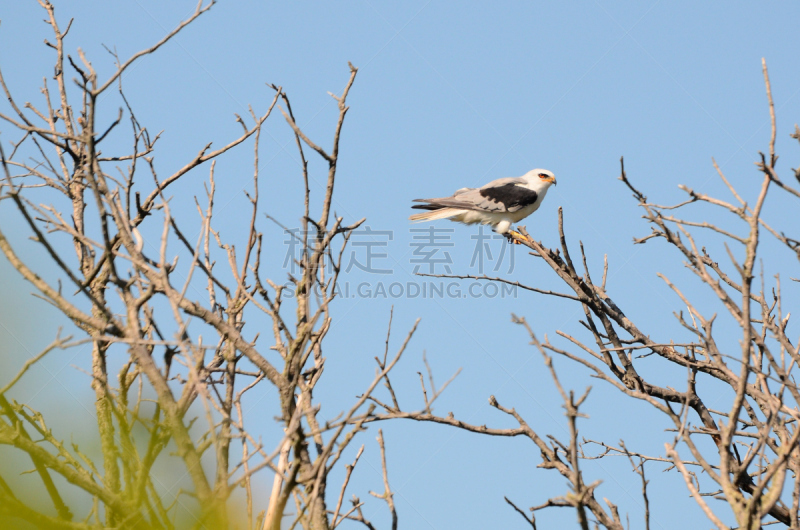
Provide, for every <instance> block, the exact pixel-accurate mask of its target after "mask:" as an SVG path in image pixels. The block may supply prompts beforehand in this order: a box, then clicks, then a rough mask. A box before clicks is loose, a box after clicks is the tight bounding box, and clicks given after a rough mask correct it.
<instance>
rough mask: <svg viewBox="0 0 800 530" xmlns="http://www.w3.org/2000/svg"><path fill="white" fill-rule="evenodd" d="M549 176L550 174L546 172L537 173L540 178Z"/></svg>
mask: <svg viewBox="0 0 800 530" xmlns="http://www.w3.org/2000/svg"><path fill="white" fill-rule="evenodd" d="M549 176H550V175H548V174H547V173H539V178H540V179H546V178H547V177H549Z"/></svg>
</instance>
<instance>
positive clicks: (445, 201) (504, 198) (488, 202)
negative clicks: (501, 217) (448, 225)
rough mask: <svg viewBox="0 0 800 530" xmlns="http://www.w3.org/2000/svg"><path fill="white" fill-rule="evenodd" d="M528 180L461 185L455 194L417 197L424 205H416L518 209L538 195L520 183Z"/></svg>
mask: <svg viewBox="0 0 800 530" xmlns="http://www.w3.org/2000/svg"><path fill="white" fill-rule="evenodd" d="M526 183H527V181H526V180H525V179H522V178H518V177H517V178H502V179H497V180H493V181H492V182H490V183H488V184H486V185H485V186H483V187H480V188H461V189H460V190H458V191H456V192H455V193H454V194H453V196H452V197H441V198H437V199H417V200H416V201H414V202H424V203H427V204H425V205H419V206H414V208H419V209H425V210H435V209H439V208H459V209H462V210H477V211H481V212H511V213H513V212H516V211H519V210H521V209H522V208H525V207H526V206H530V205H531V204H533V203H534V202H536V199H538V198H539V195H538V194H537V193H536V192H535V191H533V190H530V189H528V188H524V187H522V186H521V184H526Z"/></svg>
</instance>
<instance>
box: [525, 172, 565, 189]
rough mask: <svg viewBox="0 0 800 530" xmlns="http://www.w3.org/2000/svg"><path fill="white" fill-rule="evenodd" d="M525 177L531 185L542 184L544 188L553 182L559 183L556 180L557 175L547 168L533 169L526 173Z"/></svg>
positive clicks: (537, 185)
mask: <svg viewBox="0 0 800 530" xmlns="http://www.w3.org/2000/svg"><path fill="white" fill-rule="evenodd" d="M523 178H524V179H526V180H527V181H528V182H529V183H530V184H531V185H534V186H536V187H539V186H542V187H544V189H547V188H549V187H550V185H551V184H558V183H557V182H556V176H555V175H553V172H552V171H548V170H546V169H538V168H537V169H532V170H530V171H528V172H527V173H525V175H524V176H523Z"/></svg>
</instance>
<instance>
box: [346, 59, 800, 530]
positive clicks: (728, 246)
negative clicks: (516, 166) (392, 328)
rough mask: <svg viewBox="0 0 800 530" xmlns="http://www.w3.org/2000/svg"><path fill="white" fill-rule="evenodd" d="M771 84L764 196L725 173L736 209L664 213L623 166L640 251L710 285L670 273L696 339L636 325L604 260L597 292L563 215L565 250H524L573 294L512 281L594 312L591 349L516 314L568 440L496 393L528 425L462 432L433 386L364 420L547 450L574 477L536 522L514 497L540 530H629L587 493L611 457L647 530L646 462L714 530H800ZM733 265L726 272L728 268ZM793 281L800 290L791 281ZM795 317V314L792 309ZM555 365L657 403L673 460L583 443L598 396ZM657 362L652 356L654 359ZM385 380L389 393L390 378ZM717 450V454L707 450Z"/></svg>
mask: <svg viewBox="0 0 800 530" xmlns="http://www.w3.org/2000/svg"><path fill="white" fill-rule="evenodd" d="M763 73H764V80H765V84H766V89H767V99H768V102H769V112H770V117H771V123H772V128H771V138H770V141H769V151H768V154H764V153H759V160H758V162H757V163H756V165H757V168H758V171H759V172H760V174H761V181H760V186H759V188H758V192H757V194H756V195H755V196H754V197H752V198H744V197H743V194H742V193H740V192H739V191H737V189H736V188H735V187H734V186H733V185H732V184H731V183H730V181H729V180H728V179H727V178H726V176H725V175H724V174H723V172H722V171H721V170H720V169H719V167H717V165H716V163H714V166H715V168H716V169H717V172H718V174H719V177H720V179H721V180H722V182H723V183H724V184H725V186H727V188H728V190H729V191H730V193H731V195H732V197H733V199H732V200H726V199H720V198H716V197H712V196H709V195H706V194H704V193H701V192H699V191H695V190H693V189H691V188H689V187H686V186H681V189H682V190H683V191H684V192H685V193H686V195H687V199H686V200H685V201H683V202H681V203H680V204H676V205H659V204H656V203H652V202H649V201H648V199H647V197H646V196H645V195H644V193H642V192H641V191H640V190H639V189H638V188H637V187H635V186H634V184H632V183H631V181H630V180H629V179H628V176H627V175H626V172H625V168H624V165H622V171H621V176H620V180H622V182H623V183H624V184H625V185H626V186H627V187H628V189H629V190H630V191H631V192H633V197H634V199H635V200H636V201H637V202H638V205H639V206H640V207H641V208H642V210H643V212H644V218H645V219H646V220H647V221H648V223H649V224H650V226H651V228H652V232H651V233H650V234H649V235H647V236H645V237H642V238H639V239H635V241H634V242H635V243H637V244H641V243H645V242H649V241H651V240H663V241H665V242H666V243H667V244H668V245H669V246H670V248H672V249H673V250H675V251H677V253H678V256H680V257H681V258H682V259H683V260H685V261H684V263H685V265H686V267H687V268H688V270H689V271H691V272H692V273H693V274H694V275H695V276H696V277H697V278H698V279H699V280H700V282H702V284H703V286H704V288H705V291H699V290H697V289H694V290H693V292H692V294H686V293H685V292H684V291H682V290H681V289H680V288H679V287H678V286H677V285H675V284H674V283H673V282H672V281H670V280H669V278H667V277H666V276H665V275H663V274H661V273H659V276H660V277H661V278H662V279H663V280H664V282H665V283H666V285H667V286H668V287H669V288H670V289H671V290H672V291H674V293H675V295H676V296H677V298H678V300H680V303H681V304H682V306H683V307H685V308H686V311H684V310H679V311H676V312H675V317H676V318H677V322H678V323H679V324H680V326H681V327H682V328H683V329H685V330H686V331H687V332H688V333H689V337H690V339H689V340H688V341H687V340H680V339H678V338H670V337H669V336H664V334H665V332H664V331H663V330H662V329H653V330H648V329H643V328H642V327H640V326H638V325H637V324H636V323H634V322H633V321H632V320H631V319H629V318H628V317H627V316H626V315H625V313H624V312H623V310H622V309H621V308H620V306H619V305H618V304H617V303H615V302H614V300H613V299H612V298H611V296H610V294H609V293H608V291H607V289H606V280H607V277H608V270H609V264H608V258H607V256H605V257H604V258H603V268H602V275H601V278H600V281H599V282H596V281H595V280H594V279H593V277H592V275H591V273H590V269H591V267H590V266H589V260H588V259H587V256H586V254H585V253H584V249H583V244H582V243H580V244H579V247H580V262H579V263H578V267H576V265H575V263H574V262H573V259H572V256H571V253H570V245H569V244H568V242H567V236H566V235H565V232H564V222H563V213H562V210H561V209H560V208H559V212H558V221H559V222H558V237H559V240H560V248H556V249H550V248H547V247H545V246H544V245H543V244H542V243H541V242H537V241H535V240H533V239H532V238H531V237H530V236H529V235H528V233H527V232H526V231H525V230H524V227H523V228H521V230H520V232H521V234H522V237H519V238H517V242H518V243H520V244H522V245H525V246H527V247H528V248H529V249H531V251H532V255H533V256H534V257H536V258H538V259H541V260H542V262H544V263H545V264H546V265H547V266H548V267H549V268H550V269H552V271H553V272H555V273H556V275H557V276H558V278H559V279H560V281H561V283H562V284H563V286H564V289H565V292H554V291H550V290H544V289H541V288H537V287H533V286H526V285H522V284H517V283H516V282H515V283H514V284H515V285H519V286H520V287H522V288H524V289H526V290H529V291H532V292H535V293H539V294H543V295H546V296H555V297H561V298H564V299H567V300H570V301H572V302H573V303H575V304H579V305H580V307H581V309H582V311H583V315H584V318H583V319H582V320H581V321H580V324H581V328H582V329H583V333H584V334H587V335H588V337H589V340H590V341H591V342H589V341H586V340H581V338H580V337H579V335H578V333H575V332H570V333H567V332H564V331H560V330H559V331H557V334H558V335H559V336H560V337H562V338H563V339H566V343H567V346H565V347H562V346H559V345H557V344H553V343H551V342H550V341H549V340H547V339H545V341H544V342H541V341H539V340H538V339H537V337H536V335H535V334H534V332H533V330H531V328H530V327H529V326H528V324H527V323H526V322H525V320H524V319H523V318H518V317H514V321H515V322H517V323H518V324H521V325H523V326H524V327H525V328H526V329H527V332H528V334H529V336H530V338H531V341H532V344H533V346H534V347H535V348H536V349H537V350H538V351H540V352H541V354H542V357H543V359H544V363H545V365H546V366H547V368H548V369H549V371H550V373H551V375H552V378H553V380H554V382H555V384H556V387H557V388H558V391H559V392H560V394H561V398H562V400H563V402H564V409H565V414H566V417H567V421H568V425H569V433H570V436H569V439H568V440H559V439H557V438H555V437H553V436H549V435H548V436H544V435H541V434H540V433H539V432H537V430H536V429H535V428H534V427H533V426H531V425H530V424H529V423H528V422H526V421H525V419H524V418H523V417H522V416H521V415H520V414H519V413H517V412H516V410H515V409H514V408H507V407H505V406H503V405H501V404H500V403H499V402H498V401H497V399H496V398H495V397H494V396H490V397H489V404H490V405H491V406H493V407H494V408H496V409H497V410H499V411H500V412H502V413H504V414H507V415H510V416H511V417H513V418H514V420H515V421H516V422H517V424H518V427H516V428H512V429H499V428H491V427H487V426H486V425H472V424H468V423H465V422H463V421H461V420H459V419H457V418H456V417H455V416H454V415H453V414H452V413H450V414H449V415H447V416H440V415H437V414H435V413H434V412H433V409H432V407H431V403H432V400H429V399H428V396H427V393H426V392H425V388H424V385H423V408H422V409H421V410H417V411H411V410H408V409H405V408H401V407H400V406H399V405H398V403H397V401H396V400H394V399H393V401H392V402H391V403H389V402H383V401H378V400H377V399H376V398H372V399H373V401H374V402H375V403H376V405H378V408H377V409H376V411H375V412H374V413H373V414H371V415H369V414H367V415H366V416H365V417H364V418H363V421H366V422H372V421H383V420H389V419H411V420H416V421H427V422H436V423H441V424H445V425H449V426H452V427H456V428H459V429H464V430H467V431H470V432H475V433H479V434H484V435H490V436H501V437H514V436H524V437H527V438H529V439H530V440H531V441H532V442H533V443H534V444H535V445H536V446H537V447H538V449H539V450H540V451H541V458H542V461H541V463H540V464H539V467H542V468H545V469H555V470H556V471H558V472H559V473H560V474H561V475H562V476H563V477H565V478H566V479H567V481H568V484H569V487H570V491H569V492H568V493H566V494H565V495H563V496H558V497H553V498H551V499H549V500H547V501H546V502H544V503H543V504H539V505H537V506H534V507H532V508H530V510H531V512H532V513H531V515H530V516H529V515H528V514H526V513H525V512H524V511H523V510H521V509H520V508H519V507H518V506H517V505H516V504H514V502H513V501H512V500H509V499H508V498H506V501H507V502H508V503H509V504H510V505H511V506H512V507H513V509H515V510H516V511H517V512H519V513H520V514H521V515H522V516H523V517H524V518H525V520H526V521H527V523H528V524H529V525H531V526H532V527H533V528H536V518H535V516H534V514H535V512H536V511H538V510H540V509H543V508H547V507H571V508H574V509H575V510H576V511H577V518H578V523H579V525H580V527H581V528H584V529H588V528H590V525H591V524H592V523H593V524H594V525H599V526H602V527H605V528H611V529H620V530H621V529H622V528H624V527H625V526H624V524H623V520H622V518H621V517H620V514H619V509H618V507H617V506H616V505H615V504H613V503H611V502H610V501H608V500H605V505H604V503H602V502H600V501H598V499H597V498H596V493H595V492H596V488H597V487H598V485H599V484H600V482H599V481H597V482H594V483H591V484H586V483H585V482H584V480H583V473H582V471H581V467H580V462H581V460H582V459H597V458H603V457H607V456H609V455H625V456H627V457H628V458H629V459H630V462H631V465H632V468H633V470H634V471H635V472H636V473H637V474H638V475H639V476H640V478H641V483H642V491H643V496H644V501H645V523H646V527H649V518H650V510H649V499H648V497H647V484H648V480H647V479H646V478H645V467H644V465H645V463H646V462H662V463H664V465H665V467H667V469H672V470H676V471H677V472H678V473H680V475H681V476H682V477H683V479H684V480H685V483H686V487H687V489H688V491H689V492H690V494H691V495H692V496H693V497H694V499H695V501H696V502H697V504H698V505H699V506H700V508H702V510H703V512H704V513H705V514H706V515H707V517H708V519H710V520H711V521H712V522H713V524H714V525H715V526H716V527H717V528H720V529H722V528H728V526H727V525H726V524H725V523H723V519H725V518H726V517H730V514H731V513H732V516H733V518H734V519H735V521H736V522H737V525H738V528H741V529H748V530H755V529H758V528H761V526H762V524H764V523H765V522H766V521H772V522H773V523H778V524H781V525H783V526H786V527H790V528H800V449H799V448H798V443H797V442H798V438H800V428H798V427H799V426H798V421H800V411H798V405H800V389H798V386H797V384H796V378H797V376H798V364H800V352H799V351H798V347H797V345H796V344H797V342H798V341H797V340H795V341H792V340H791V339H790V337H789V336H788V334H787V326H788V324H789V318H790V313H791V310H792V307H790V306H792V305H793V304H794V303H795V302H796V300H795V299H791V298H790V299H785V298H783V296H782V290H781V285H782V284H781V282H782V281H785V280H783V278H782V276H781V274H780V273H781V269H780V267H779V266H778V264H777V263H776V262H777V261H778V260H776V259H770V257H771V256H770V255H769V254H765V255H762V254H760V253H759V251H760V250H761V248H762V246H763V245H762V243H763V239H764V237H772V238H775V239H776V240H777V241H778V242H779V243H780V244H782V246H783V248H785V249H787V250H789V252H790V253H791V254H793V255H794V256H796V257H797V258H798V260H800V242H799V239H798V237H799V236H798V235H797V234H791V233H790V234H789V235H787V233H786V232H785V231H784V230H795V231H796V230H797V226H798V225H797V215H796V212H797V208H798V206H797V205H795V206H794V208H795V209H794V210H793V211H774V212H772V213H774V214H775V215H774V220H775V221H772V220H771V221H770V222H777V223H780V224H778V225H772V224H768V221H767V220H766V219H765V214H766V213H767V212H768V207H767V206H766V205H767V194H768V192H769V191H770V190H774V192H785V193H787V194H788V196H789V198H790V199H798V198H800V190H798V188H795V187H793V186H791V185H790V184H787V183H786V182H785V181H784V180H782V179H781V178H780V177H779V175H778V174H777V171H776V161H777V155H776V153H775V137H776V124H775V111H774V105H773V101H772V94H771V88H770V83H769V77H768V75H767V68H766V63H764V64H763ZM792 137H793V138H795V139H798V140H800V129H797V128H795V132H794V134H792ZM793 172H794V175H793V176H794V178H795V179H796V180H797V181H798V182H800V170H793ZM692 205H694V206H698V205H699V206H703V207H705V208H706V210H701V218H700V220H693V219H692V217H693V216H692V213H693V212H690V211H689V208H690V206H692ZM712 210H721V211H722V212H723V213H724V214H727V217H728V219H730V220H731V225H732V226H727V224H719V223H716V224H715V223H711V222H709V221H706V220H702V215H708V214H709V213H711V212H712ZM714 213H716V212H714ZM694 218H695V219H696V214H695V216H694ZM720 242H721V243H722V245H719V247H720V248H724V249H725V253H726V254H727V255H724V256H715V255H713V254H712V251H711V250H709V249H708V248H710V245H711V244H712V243H715V244H719V243H720ZM726 260H727V261H728V265H725V264H723V263H722V262H724V261H726ZM770 267H772V270H769V268H770ZM579 268H580V269H579ZM795 270H796V269H795ZM439 276H446V277H455V278H471V279H477V280H487V281H497V282H506V283H510V281H509V280H505V279H502V278H490V277H486V276H452V275H439ZM595 278H596V276H595ZM791 281H795V282H796V281H798V280H797V279H796V278H791ZM709 300H713V301H715V302H716V305H717V307H718V308H719V309H720V310H722V311H725V312H726V313H727V314H729V315H730V316H731V317H732V319H733V321H734V322H735V323H736V324H738V327H739V331H740V333H741V334H740V336H739V345H740V350H739V351H731V349H730V348H731V341H730V339H729V337H730V334H731V329H730V327H729V326H728V327H724V326H721V325H717V326H716V327H715V321H716V318H717V314H716V313H714V314H708V313H703V312H701V311H700V310H699V309H698V308H697V302H698V301H703V302H704V303H707V302H708V301H709ZM798 310H800V309H797V308H794V311H798ZM652 337H659V339H658V340H656V339H654V338H652ZM551 354H557V356H559V357H562V358H564V359H567V360H569V361H570V362H572V363H575V364H577V365H581V366H583V367H584V368H585V369H586V370H587V371H588V373H589V374H590V375H591V376H592V377H594V378H597V379H600V380H602V381H604V382H606V383H608V384H609V385H610V386H611V387H613V388H614V389H616V390H617V391H619V392H621V393H623V394H624V395H626V396H628V397H630V398H633V399H636V400H641V401H644V402H646V403H648V404H650V405H651V406H652V407H653V409H654V410H656V411H658V412H659V413H661V414H663V415H664V416H665V417H666V418H668V419H669V421H670V422H671V423H672V425H673V432H672V433H671V434H669V435H668V437H667V438H666V439H665V440H664V452H663V453H662V454H660V455H659V454H657V455H645V454H641V453H639V452H636V451H633V450H629V449H628V448H627V447H626V446H625V444H624V442H621V443H615V444H607V443H605V442H599V441H592V440H585V439H583V438H582V437H580V436H579V433H578V429H577V419H578V418H579V417H582V415H581V413H580V412H579V407H580V406H581V404H582V403H583V402H584V401H585V400H586V399H587V396H588V393H589V389H587V390H586V392H584V393H583V395H582V396H581V397H576V396H575V394H574V393H573V392H571V391H570V392H567V391H565V390H564V389H563V387H562V386H561V383H560V382H559V379H558V376H557V373H556V370H555V367H554V363H553V359H552V357H551ZM650 356H653V357H652V358H650V359H648V360H643V359H644V358H648V357H650ZM646 362H649V363H654V362H661V363H664V364H665V365H669V366H677V367H680V368H681V370H682V371H683V373H684V374H685V377H684V378H682V380H677V381H674V382H672V384H670V385H663V386H662V385H658V384H655V383H654V382H652V380H648V378H647V377H645V376H643V375H641V374H640V371H639V370H638V369H637V366H641V365H642V364H643V363H646ZM664 373H672V372H667V371H665V372H664ZM385 383H386V385H387V386H388V387H389V388H390V390H391V384H390V382H389V376H388V375H387V376H386V377H385ZM431 384H432V378H431ZM431 386H432V385H431ZM433 391H434V399H435V397H437V396H438V392H437V390H436V388H435V387H433ZM392 395H393V394H392ZM719 395H724V396H726V397H727V398H728V405H727V407H726V408H725V409H724V410H713V409H711V408H709V407H708V406H707V405H706V400H707V399H708V398H709V397H710V396H713V397H717V396H719ZM359 420H361V418H359ZM709 439H710V440H711V441H712V442H713V443H712V444H708V443H707V440H709ZM709 448H713V449H709ZM597 449H599V451H598V450H597ZM709 498H716V499H721V500H724V501H725V505H726V506H727V507H729V512H728V513H727V514H725V515H723V513H724V512H725V511H726V510H723V509H721V508H720V504H719V503H717V504H716V505H712V504H710V503H709V502H707V499H709ZM516 501H517V502H519V500H518V499H517V500H516ZM592 520H593V521H592Z"/></svg>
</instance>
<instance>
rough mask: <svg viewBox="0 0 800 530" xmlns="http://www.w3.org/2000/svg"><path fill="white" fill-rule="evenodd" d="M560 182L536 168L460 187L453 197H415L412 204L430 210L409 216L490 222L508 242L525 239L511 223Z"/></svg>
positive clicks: (420, 208) (419, 218) (428, 219)
mask: <svg viewBox="0 0 800 530" xmlns="http://www.w3.org/2000/svg"><path fill="white" fill-rule="evenodd" d="M553 184H557V182H556V177H555V175H553V173H552V172H551V171H548V170H546V169H533V170H531V171H528V172H527V173H525V174H524V175H522V176H521V177H510V178H501V179H497V180H493V181H491V182H490V183H488V184H486V185H485V186H481V187H480V188H461V189H460V190H458V191H456V192H455V193H453V195H451V196H450V197H440V198H436V199H415V200H414V201H413V202H421V203H424V204H416V205H414V206H412V208H414V209H418V210H428V211H426V212H423V213H418V214H414V215H412V216H411V217H409V220H411V221H434V220H436V219H450V220H451V221H455V222H457V223H464V224H468V225H470V224H476V223H480V224H484V225H491V226H492V229H493V230H494V231H495V232H497V233H498V234H501V235H504V236H506V237H507V238H508V240H509V241H513V242H518V241H515V240H519V239H521V240H526V239H527V238H526V237H524V236H522V235H521V234H520V233H519V232H517V231H515V230H512V229H511V225H512V223H518V222H519V221H521V220H523V219H524V218H526V217H528V216H529V215H530V214H532V213H533V212H535V211H536V210H538V209H539V206H541V204H542V201H543V200H544V197H545V195H546V194H547V190H548V189H549V188H550V186H551V185H553Z"/></svg>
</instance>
